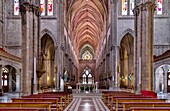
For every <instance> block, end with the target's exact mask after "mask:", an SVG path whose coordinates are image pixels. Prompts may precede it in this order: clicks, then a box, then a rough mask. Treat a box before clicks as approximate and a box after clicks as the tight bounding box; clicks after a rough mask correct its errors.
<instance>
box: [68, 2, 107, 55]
mask: <svg viewBox="0 0 170 111" xmlns="http://www.w3.org/2000/svg"><path fill="white" fill-rule="evenodd" d="M105 6H106V5H105V1H102V0H74V1H73V3H70V7H69V9H68V14H67V18H68V20H69V21H68V25H69V26H68V27H69V31H68V32H69V34H70V37H71V41H72V44H73V46H74V49H75V51H76V53H77V55H78V56H79V55H80V52H81V50H82V48H86V49H87V47H85V46H90V47H89V50H91V52H94V55H96V54H97V53H98V51H99V49H100V45H101V44H102V41H103V38H104V36H105V33H106V31H105V30H106V15H107V14H106V13H107V9H106V7H105Z"/></svg>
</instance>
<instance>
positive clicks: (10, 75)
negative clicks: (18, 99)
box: [8, 71, 13, 92]
mask: <svg viewBox="0 0 170 111" xmlns="http://www.w3.org/2000/svg"><path fill="white" fill-rule="evenodd" d="M8 79H9V84H8V88H9V92H13V91H12V73H11V71H10V72H9V75H8Z"/></svg>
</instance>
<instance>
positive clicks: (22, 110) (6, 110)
mask: <svg viewBox="0 0 170 111" xmlns="http://www.w3.org/2000/svg"><path fill="white" fill-rule="evenodd" d="M0 111H43V110H42V109H41V108H7V107H1V108H0Z"/></svg>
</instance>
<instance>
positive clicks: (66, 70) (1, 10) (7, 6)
mask: <svg viewBox="0 0 170 111" xmlns="http://www.w3.org/2000/svg"><path fill="white" fill-rule="evenodd" d="M0 76H2V78H0V83H1V84H0V90H1V91H3V92H4V93H5V92H20V93H21V95H29V94H33V93H35V92H39V91H43V90H47V89H53V90H64V86H65V85H66V84H67V85H69V86H70V87H72V89H76V86H77V84H78V83H81V84H96V83H98V88H99V89H107V90H112V89H115V88H125V89H129V90H133V91H134V92H140V91H141V90H151V91H154V92H157V93H159V92H164V93H169V92H170V82H169V81H170V1H169V0H0Z"/></svg>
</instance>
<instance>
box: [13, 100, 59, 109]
mask: <svg viewBox="0 0 170 111" xmlns="http://www.w3.org/2000/svg"><path fill="white" fill-rule="evenodd" d="M11 100H12V102H52V104H56V111H59V108H58V98H12V99H11Z"/></svg>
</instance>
